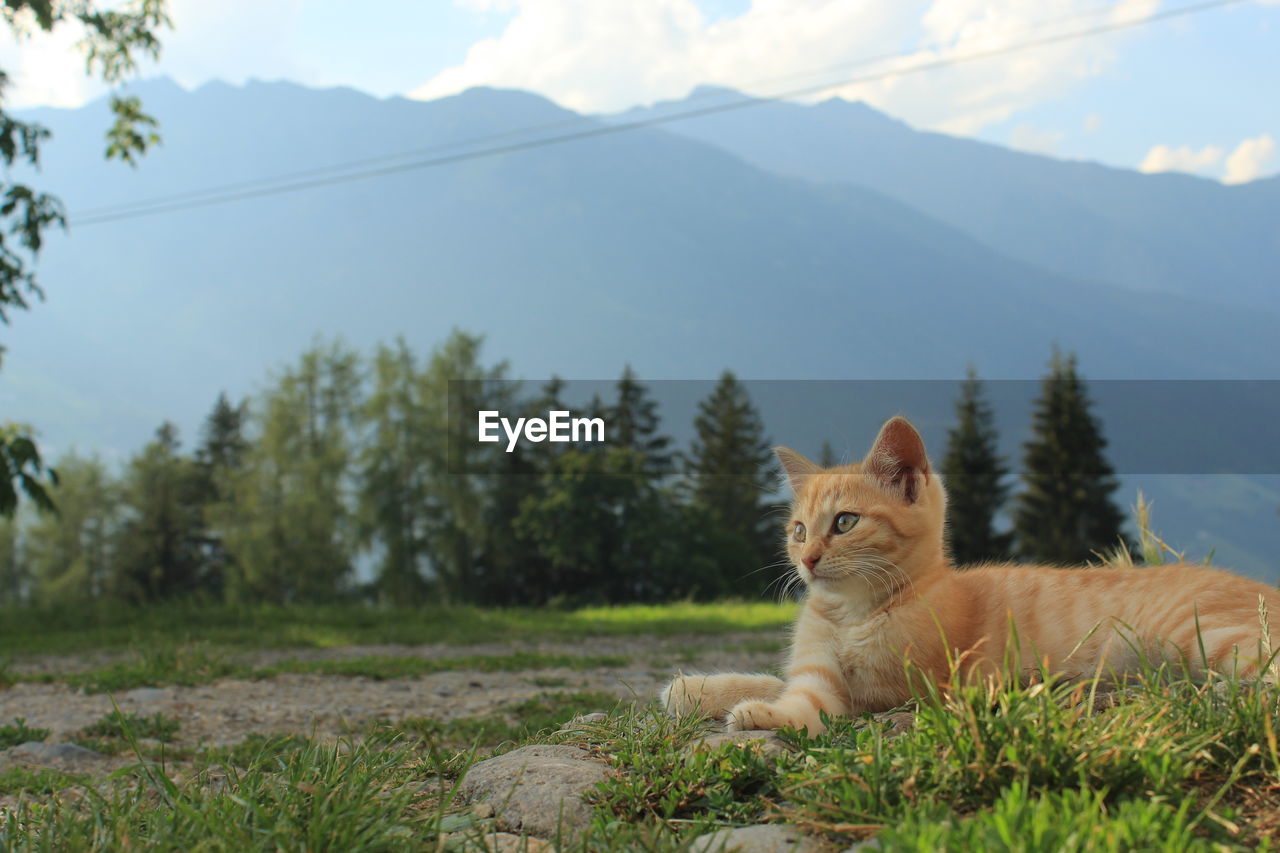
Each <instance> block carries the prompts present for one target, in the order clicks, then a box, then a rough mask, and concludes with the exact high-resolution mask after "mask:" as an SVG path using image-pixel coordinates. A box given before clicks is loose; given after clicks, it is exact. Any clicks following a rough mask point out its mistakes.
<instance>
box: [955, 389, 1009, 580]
mask: <svg viewBox="0 0 1280 853" xmlns="http://www.w3.org/2000/svg"><path fill="white" fill-rule="evenodd" d="M997 443H998V436H997V435H996V428H995V417H994V415H993V414H992V412H991V406H990V405H988V403H987V401H986V400H985V399H984V397H983V394H982V383H981V382H980V381H979V380H978V374H977V372H976V371H975V370H974V369H973V368H972V367H970V368H969V375H968V378H967V379H965V381H964V384H962V385H961V386H960V399H959V400H957V401H956V425H955V426H954V427H952V428H951V429H950V430H949V431H948V432H947V452H946V455H945V456H944V457H943V460H942V479H943V482H944V483H946V487H947V534H948V538H949V540H950V544H951V556H952V559H954V560H955V562H956V564H957V565H961V566H963V565H968V564H971V563H980V562H983V561H996V560H1004V559H1008V557H1009V556H1010V551H1011V549H1012V546H1013V534H1012V533H997V532H996V530H995V520H996V515H997V514H998V513H999V512H1000V509H1001V507H1003V506H1004V502H1005V500H1006V499H1007V498H1008V496H1009V487H1008V485H1006V484H1005V483H1004V478H1005V476H1006V475H1007V474H1008V473H1009V470H1008V468H1007V467H1006V466H1005V465H1004V463H1003V462H1002V461H1001V459H1000V457H999V455H998V454H997V452H996V448H997Z"/></svg>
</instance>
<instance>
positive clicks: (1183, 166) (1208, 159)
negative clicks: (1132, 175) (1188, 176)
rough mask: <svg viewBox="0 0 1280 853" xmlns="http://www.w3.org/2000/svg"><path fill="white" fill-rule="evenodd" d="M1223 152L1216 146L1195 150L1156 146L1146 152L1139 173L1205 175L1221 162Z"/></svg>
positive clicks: (1181, 147)
mask: <svg viewBox="0 0 1280 853" xmlns="http://www.w3.org/2000/svg"><path fill="white" fill-rule="evenodd" d="M1222 155H1223V150H1222V148H1221V147H1220V146H1217V145H1206V146H1205V147H1203V148H1201V149H1199V150H1196V149H1194V148H1192V147H1190V146H1189V145H1180V146H1178V147H1177V148H1173V147H1170V146H1168V145H1156V146H1154V147H1152V149H1151V150H1150V151H1148V152H1147V156H1146V157H1145V158H1143V161H1142V164H1141V165H1139V166H1138V171H1139V172H1146V173H1148V174H1150V173H1152V172H1191V173H1193V174H1199V175H1207V174H1210V173H1212V172H1213V171H1214V170H1215V168H1216V167H1217V165H1218V164H1219V163H1221V162H1222Z"/></svg>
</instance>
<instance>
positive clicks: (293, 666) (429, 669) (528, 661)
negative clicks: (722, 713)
mask: <svg viewBox="0 0 1280 853" xmlns="http://www.w3.org/2000/svg"><path fill="white" fill-rule="evenodd" d="M627 663H628V659H627V658H625V657H621V656H618V655H559V654H543V653H541V652H515V653H514V654H509V655H466V656H461V657H439V658H424V657H401V656H392V655H371V656H367V657H359V658H344V659H339V660H309V661H306V660H286V661H281V662H280V663H277V664H272V665H271V666H269V667H261V668H258V669H254V670H252V671H250V677H253V678H266V677H269V676H272V675H276V674H278V673H282V672H297V673H309V674H313V675H347V676H363V677H365V678H373V679H377V680H379V681H384V680H389V679H392V678H416V677H418V676H422V675H431V674H432V673H436V672H456V671H458V670H475V671H477V672H514V671H519V670H525V669H555V668H565V669H599V668H600V667H618V666H626V664H627Z"/></svg>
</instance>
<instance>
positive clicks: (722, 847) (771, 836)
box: [689, 823, 822, 853]
mask: <svg viewBox="0 0 1280 853" xmlns="http://www.w3.org/2000/svg"><path fill="white" fill-rule="evenodd" d="M821 849H822V844H821V843H819V842H817V841H815V840H813V839H812V838H808V837H806V836H805V835H803V834H802V833H801V832H800V830H798V829H796V828H794V827H791V826H785V825H783V824H780V823H762V824H760V825H758V826H742V827H739V828H737V829H722V830H720V831H719V832H712V833H710V834H709V835H699V836H698V837H697V838H695V839H693V843H692V844H690V845H689V853H817V851H819V850H821Z"/></svg>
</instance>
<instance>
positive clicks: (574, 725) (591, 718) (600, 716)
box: [560, 711, 609, 732]
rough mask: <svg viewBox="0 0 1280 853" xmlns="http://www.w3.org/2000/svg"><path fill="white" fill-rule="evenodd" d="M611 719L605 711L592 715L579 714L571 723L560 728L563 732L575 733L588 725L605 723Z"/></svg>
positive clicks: (592, 713)
mask: <svg viewBox="0 0 1280 853" xmlns="http://www.w3.org/2000/svg"><path fill="white" fill-rule="evenodd" d="M607 719H609V715H608V714H606V713H604V712H603V711H592V712H591V713H590V714H579V715H577V716H576V717H574V718H573V719H572V720H570V721H569V722H567V723H565V724H564V725H563V726H561V727H560V731H562V732H574V731H578V730H579V729H581V728H582V726H583V725H584V724H587V723H603V722H604V721H605V720H607Z"/></svg>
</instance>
